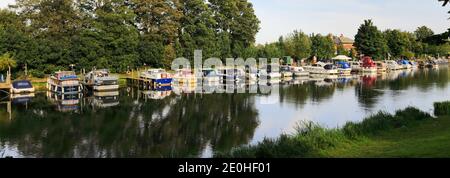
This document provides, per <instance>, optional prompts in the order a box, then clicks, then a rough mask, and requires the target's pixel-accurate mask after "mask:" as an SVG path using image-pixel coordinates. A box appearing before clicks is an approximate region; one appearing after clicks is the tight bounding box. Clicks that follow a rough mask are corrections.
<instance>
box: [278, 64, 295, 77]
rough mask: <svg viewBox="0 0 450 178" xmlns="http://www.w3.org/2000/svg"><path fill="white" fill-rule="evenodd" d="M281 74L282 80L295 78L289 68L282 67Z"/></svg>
mask: <svg viewBox="0 0 450 178" xmlns="http://www.w3.org/2000/svg"><path fill="white" fill-rule="evenodd" d="M280 72H281V77H282V78H292V77H293V76H294V74H293V73H292V72H291V70H290V67H289V66H281V67H280Z"/></svg>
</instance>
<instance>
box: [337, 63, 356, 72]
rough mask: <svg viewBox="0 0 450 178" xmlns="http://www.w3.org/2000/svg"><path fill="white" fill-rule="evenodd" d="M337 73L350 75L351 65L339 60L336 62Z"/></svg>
mask: <svg viewBox="0 0 450 178" xmlns="http://www.w3.org/2000/svg"><path fill="white" fill-rule="evenodd" d="M336 65H337V68H338V72H339V75H351V73H352V67H351V66H350V64H349V63H347V62H344V61H339V62H337V63H336Z"/></svg>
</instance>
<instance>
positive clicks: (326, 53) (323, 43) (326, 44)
mask: <svg viewBox="0 0 450 178" xmlns="http://www.w3.org/2000/svg"><path fill="white" fill-rule="evenodd" d="M311 42H312V43H311V44H312V46H311V52H312V55H314V56H316V57H317V58H318V59H331V58H332V57H333V55H334V54H335V48H334V42H333V39H332V38H331V37H330V36H322V35H321V34H317V35H315V34H312V35H311Z"/></svg>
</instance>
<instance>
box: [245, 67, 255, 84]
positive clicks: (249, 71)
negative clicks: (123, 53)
mask: <svg viewBox="0 0 450 178" xmlns="http://www.w3.org/2000/svg"><path fill="white" fill-rule="evenodd" d="M245 75H246V79H247V81H248V83H255V82H256V81H257V80H258V69H257V68H256V67H250V66H246V67H245Z"/></svg>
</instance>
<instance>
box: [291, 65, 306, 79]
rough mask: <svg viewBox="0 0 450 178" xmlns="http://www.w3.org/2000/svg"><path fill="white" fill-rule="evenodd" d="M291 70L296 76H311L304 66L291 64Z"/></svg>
mask: <svg viewBox="0 0 450 178" xmlns="http://www.w3.org/2000/svg"><path fill="white" fill-rule="evenodd" d="M291 72H292V73H293V74H294V76H295V77H304V76H309V72H307V71H306V70H305V69H304V68H303V67H294V66H291Z"/></svg>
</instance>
